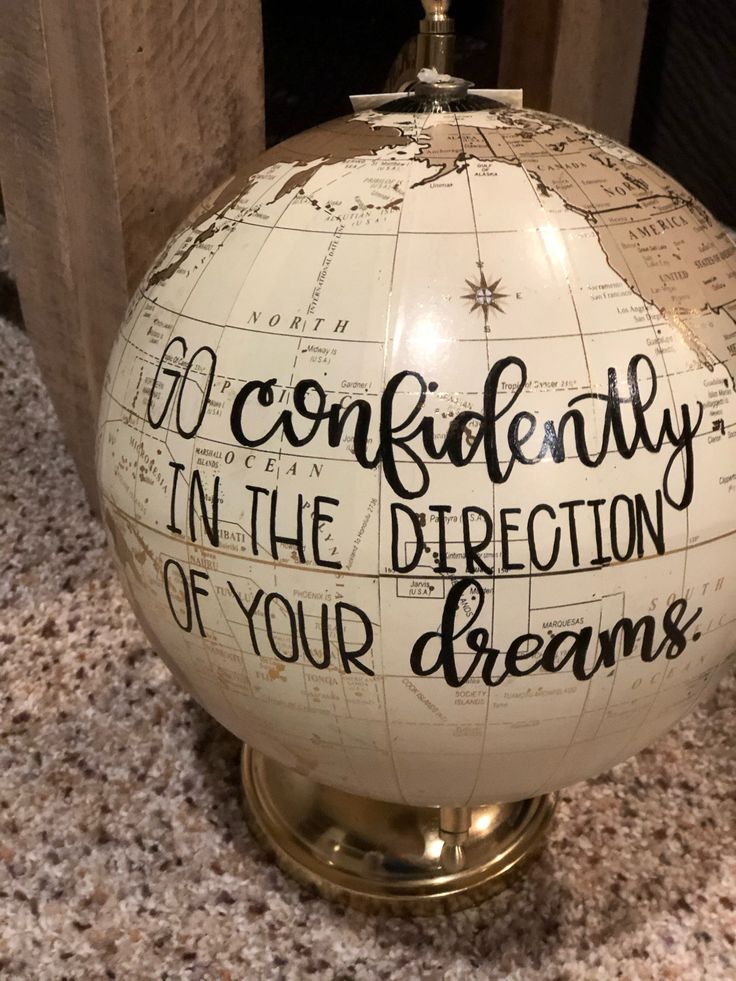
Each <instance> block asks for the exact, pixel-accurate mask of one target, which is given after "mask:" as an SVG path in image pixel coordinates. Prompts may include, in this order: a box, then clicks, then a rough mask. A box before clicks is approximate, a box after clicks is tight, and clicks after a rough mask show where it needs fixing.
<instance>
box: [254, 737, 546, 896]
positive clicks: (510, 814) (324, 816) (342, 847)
mask: <svg viewBox="0 0 736 981" xmlns="http://www.w3.org/2000/svg"><path fill="white" fill-rule="evenodd" d="M242 776H243V791H244V796H245V809H246V816H247V819H248V824H249V826H250V828H251V830H252V832H253V834H254V835H255V837H256V838H257V839H258V841H259V842H260V843H261V844H262V845H263V847H264V848H265V849H266V850H267V851H268V852H270V853H271V854H272V855H273V856H274V857H275V859H276V862H277V863H278V864H279V865H280V866H281V868H282V869H283V870H284V871H285V872H287V873H289V874H290V875H292V876H293V877H294V878H295V879H298V880H299V881H300V882H303V883H307V884H309V885H311V886H313V887H314V888H315V889H316V890H317V891H318V892H319V893H320V894H321V895H323V896H325V897H326V898H328V899H334V900H336V901H338V902H342V903H344V904H348V905H351V906H356V907H359V908H361V909H371V910H378V909H384V910H386V909H387V910H389V911H391V912H394V913H406V914H414V915H427V914H430V913H447V912H453V911H455V910H458V909H464V908H466V907H468V906H473V905H475V904H477V903H481V902H483V901H484V900H486V899H488V898H489V897H490V896H493V895H494V894H495V893H497V892H500V891H501V890H502V889H504V888H505V887H506V886H507V885H508V884H509V882H510V880H511V879H512V878H513V877H515V876H516V875H517V874H518V873H519V872H520V871H521V870H522V869H523V868H524V867H525V866H526V865H527V863H528V862H529V861H530V860H531V859H532V858H533V857H534V856H535V855H536V854H537V853H538V852H539V850H540V849H541V847H542V845H543V842H544V834H545V831H546V829H547V826H548V825H549V822H550V820H551V818H552V814H553V811H554V807H555V798H554V797H552V796H545V797H535V798H533V799H531V800H525V801H519V802H517V803H513V804H488V805H485V806H483V807H473V808H464V807H459V808H455V807H442V808H437V807H409V806H407V805H405V804H391V803H388V802H385V801H377V800H371V799H370V798H367V797H359V796H357V795H355V794H348V793H345V792H344V791H340V790H334V789H332V788H330V787H325V786H322V785H321V784H317V783H313V782H312V781H311V780H308V779H307V778H306V777H302V776H300V775H299V774H297V773H294V772H293V771H292V770H289V769H288V768H286V767H284V766H281V765H280V764H278V763H275V762H273V760H270V759H268V758H267V757H265V756H263V755H261V754H260V753H257V752H254V751H253V750H251V749H249V748H248V747H245V748H244V750H243V761H242Z"/></svg>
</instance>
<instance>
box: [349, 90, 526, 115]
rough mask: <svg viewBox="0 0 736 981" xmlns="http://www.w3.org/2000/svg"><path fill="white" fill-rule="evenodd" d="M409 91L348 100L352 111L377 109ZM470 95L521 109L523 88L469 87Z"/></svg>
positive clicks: (355, 97)
mask: <svg viewBox="0 0 736 981" xmlns="http://www.w3.org/2000/svg"><path fill="white" fill-rule="evenodd" d="M409 94H410V93H409V92H377V93H376V94H374V95H351V96H350V102H351V104H352V106H353V112H364V111H365V110H366V109H377V108H378V107H379V106H381V105H383V104H384V102H389V101H390V100H391V99H404V98H406V96H407V95H409ZM470 95H482V96H485V98H486V99H495V101H496V102H503V103H504V105H507V106H510V107H511V108H512V109H521V108H522V105H523V99H524V91H523V89H470Z"/></svg>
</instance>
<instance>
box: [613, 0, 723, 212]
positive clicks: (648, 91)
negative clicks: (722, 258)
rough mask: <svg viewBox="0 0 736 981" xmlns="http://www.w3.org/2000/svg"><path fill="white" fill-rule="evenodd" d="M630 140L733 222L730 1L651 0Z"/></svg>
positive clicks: (714, 210)
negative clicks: (652, 1)
mask: <svg viewBox="0 0 736 981" xmlns="http://www.w3.org/2000/svg"><path fill="white" fill-rule="evenodd" d="M632 144H633V146H634V147H635V148H636V149H637V150H639V151H640V152H641V153H643V154H644V155H645V156H647V157H650V158H651V159H652V160H654V161H655V162H656V163H658V164H659V165H660V166H661V167H663V168H664V169H665V170H667V171H670V172H671V173H672V174H673V175H674V176H675V177H676V178H677V179H678V180H680V181H681V182H682V183H683V184H684V185H685V186H686V187H687V188H688V189H689V190H690V191H692V192H693V194H695V195H696V197H698V198H700V199H701V200H702V201H703V202H704V204H706V205H707V206H708V207H709V208H710V209H711V211H713V212H714V213H715V214H716V215H717V216H718V217H719V218H720V219H721V220H722V221H725V222H726V223H727V224H729V225H732V226H733V225H736V181H735V180H734V171H736V4H734V2H733V0H707V2H705V0H700V2H697V3H695V2H693V0H656V2H654V3H652V5H651V11H650V14H649V20H648V23H647V32H646V38H645V43H644V54H643V57H642V69H641V78H640V87H639V97H638V99H637V103H636V112H635V116H634V125H633V129H632Z"/></svg>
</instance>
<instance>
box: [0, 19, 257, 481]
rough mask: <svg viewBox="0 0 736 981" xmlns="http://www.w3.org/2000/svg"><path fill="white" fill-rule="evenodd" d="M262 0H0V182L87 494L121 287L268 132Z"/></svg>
mask: <svg viewBox="0 0 736 981" xmlns="http://www.w3.org/2000/svg"><path fill="white" fill-rule="evenodd" d="M262 108H263V107H262V68H261V33H260V4H259V3H258V0H218V3H211V2H209V0H190V2H187V3H181V2H177V3H145V4H141V3H132V2H129V0H5V3H4V8H3V25H2V30H0V132H2V134H3V138H2V140H0V181H1V182H2V186H3V196H4V200H5V208H6V212H7V217H8V224H9V228H10V237H11V244H12V249H13V258H14V267H15V270H16V272H17V276H18V285H19V289H20V296H21V301H22V304H23V312H24V317H25V322H26V326H27V328H28V331H29V333H30V335H31V339H32V341H33V345H34V349H35V351H36V355H37V357H38V361H39V364H40V366H41V370H42V373H43V376H44V380H45V382H46V384H47V386H48V388H49V391H50V393H51V397H52V399H53V401H54V405H55V407H56V410H57V412H58V413H59V416H60V419H61V423H62V427H63V431H64V433H65V437H66V439H67V441H68V444H69V447H70V449H71V451H72V454H73V455H74V458H75V460H76V462H77V464H78V466H79V470H80V473H81V475H82V478H83V480H84V483H85V486H86V488H87V491H88V493H89V495H90V497H91V498H92V499H93V498H94V430H95V420H96V415H97V405H98V401H99V394H100V389H101V385H102V379H103V375H104V370H105V364H106V361H107V356H108V352H109V348H110V345H111V343H112V340H113V338H114V336H115V333H116V331H117V328H118V325H119V323H120V320H121V317H122V315H123V312H124V309H125V304H126V302H127V298H128V295H129V293H130V291H131V289H132V287H133V286H134V284H135V283H136V282H137V281H138V279H139V278H140V276H141V274H142V273H143V271H144V270H145V268H146V267H147V265H148V264H149V263H150V261H151V259H152V258H153V256H154V255H155V253H156V252H157V251H158V249H159V248H160V246H161V245H162V244H163V242H164V241H165V239H166V238H167V237H168V235H169V234H170V233H171V232H172V231H173V229H174V227H175V226H176V225H177V224H178V223H179V222H181V221H182V220H183V219H184V218H185V216H186V214H187V212H188V211H189V210H190V209H191V208H192V207H193V206H194V205H195V204H196V202H197V201H198V200H199V199H200V198H201V197H202V196H203V195H204V194H205V193H206V192H208V191H209V190H211V189H212V187H213V186H215V185H216V184H217V183H219V182H221V181H222V180H223V179H224V178H226V177H227V176H228V175H229V174H230V173H231V172H232V171H233V170H234V169H235V165H236V163H237V162H238V161H240V160H242V159H243V157H246V156H248V155H253V154H255V153H257V152H258V151H259V149H260V148H261V145H262V124H263V114H262Z"/></svg>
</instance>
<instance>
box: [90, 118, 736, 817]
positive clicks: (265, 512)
mask: <svg viewBox="0 0 736 981" xmlns="http://www.w3.org/2000/svg"><path fill="white" fill-rule="evenodd" d="M407 105H409V104H408V103H407ZM734 352H736V264H735V262H734V246H733V244H732V243H731V241H730V240H729V239H728V237H727V236H726V234H725V233H724V231H723V230H722V229H721V228H720V227H719V226H718V224H717V223H716V222H715V221H714V219H713V218H712V217H711V216H710V215H709V214H708V213H707V212H706V211H705V210H704V209H703V208H702V206H700V205H699V204H698V203H697V202H695V201H694V200H693V199H692V197H691V196H690V195H689V194H688V193H687V192H686V191H684V190H683V189H682V188H681V187H680V186H679V185H677V184H676V183H675V182H674V181H673V180H672V179H670V178H669V177H667V176H666V175H665V174H663V173H662V172H661V171H660V170H658V169H657V168H656V167H654V166H653V165H651V164H650V163H648V162H646V161H644V160H642V159H641V158H640V157H639V156H637V155H636V154H634V153H632V152H631V151H630V150H629V149H627V148H625V147H623V146H620V145H618V144H615V143H613V142H611V141H610V140H608V139H606V138H604V137H602V136H599V135H597V134H595V133H593V132H591V131H589V130H587V129H584V128H582V127H580V126H577V125H574V124H572V123H570V122H567V121H565V120H562V119H559V118H556V117H554V116H549V115H545V114H542V113H538V112H533V111H529V110H520V109H512V108H505V107H504V108H494V109H487V108H484V109H478V110H471V111H467V112H435V113H413V112H411V111H409V110H408V109H402V108H401V106H398V107H397V108H396V109H395V110H393V111H391V112H389V113H380V112H378V111H366V112H363V113H359V114H358V115H356V116H353V117H349V118H345V119H340V120H337V121H335V122H332V123H329V124H327V125H325V126H322V127H318V128H317V129H314V130H311V131H309V132H307V133H304V134H302V135H300V136H297V137H295V138H293V139H291V140H288V141H287V142H285V143H283V144H281V145H280V146H278V147H276V148H274V149H272V150H271V151H269V152H268V153H267V154H265V155H264V156H263V157H262V158H260V160H258V161H256V162H255V163H254V164H253V165H252V166H251V167H250V168H249V170H248V171H247V172H246V173H244V174H243V175H242V176H241V177H239V178H237V179H236V180H235V181H233V182H232V184H231V185H230V186H229V187H228V188H227V189H226V190H225V191H224V192H222V193H220V194H219V195H218V196H217V197H216V198H214V199H212V200H210V201H208V202H207V203H206V204H205V205H204V206H203V207H202V209H201V210H200V213H199V215H198V216H197V217H196V219H195V220H194V221H193V223H192V224H191V225H190V227H188V228H186V229H185V230H184V231H182V232H181V233H179V234H177V235H176V236H175V237H174V238H173V239H172V240H171V242H170V243H169V245H168V246H167V248H166V250H165V251H164V253H163V254H162V256H161V257H160V259H159V261H158V262H157V263H156V265H155V266H154V268H153V270H152V271H151V273H150V274H149V275H148V277H147V278H146V280H145V281H144V282H143V283H142V285H141V287H140V289H139V291H138V292H137V293H136V295H135V297H134V299H133V301H132V303H131V306H130V309H129V312H128V315H127V318H126V320H125V323H124V324H123V327H122V329H121V331H120V335H119V338H118V340H117V343H116V345H115V348H114V351H113V354H112V356H111V359H110V364H109V370H108V373H107V377H106V381H105V394H104V400H103V405H102V410H101V416H100V428H99V452H98V458H99V481H100V489H101V495H102V501H103V507H104V514H105V520H106V523H107V526H108V529H109V532H110V538H111V542H112V546H113V549H114V552H115V554H116V557H117V560H118V564H119V568H120V571H121V574H122V577H123V579H124V581H125V583H126V585H127V589H128V592H129V595H130V597H131V600H132V602H133V604H134V608H135V610H136V612H137V614H138V616H139V618H140V620H141V623H142V624H143V625H144V627H145V629H146V630H147V633H148V635H149V637H150V639H151V641H152V643H153V645H154V646H155V648H156V650H157V651H158V652H159V653H160V654H161V656H162V657H164V658H165V660H166V662H167V664H169V666H170V667H171V669H172V671H173V672H174V673H175V674H176V676H177V677H178V678H179V679H180V680H181V682H182V684H184V685H185V686H186V687H187V688H188V689H189V690H191V692H192V693H193V694H194V695H195V697H196V698H197V699H198V700H199V701H200V702H201V703H202V705H203V706H204V707H205V708H206V709H207V710H208V711H209V712H211V713H212V714H213V715H214V716H215V717H216V718H217V719H218V720H219V721H220V722H222V723H223V724H224V725H225V726H227V727H228V728H229V729H231V730H232V731H233V732H234V733H236V734H237V735H238V736H239V737H240V738H242V739H243V740H244V741H245V742H246V743H248V744H249V745H250V746H252V747H255V748H256V749H257V750H259V751H261V752H262V753H264V754H266V755H267V756H269V757H271V758H273V759H274V760H276V761H278V762H280V763H281V764H284V765H286V766H288V767H290V768H292V769H294V770H296V771H298V772H299V773H301V774H303V775H305V776H307V777H309V778H310V779H312V780H314V781H318V782H319V783H322V784H326V785H329V786H332V787H335V788H339V789H340V790H343V791H348V792H350V793H354V794H360V795H366V796H370V797H373V798H377V799H380V800H385V801H394V802H406V803H408V804H412V805H418V806H419V805H421V806H425V805H431V806H434V805H453V806H458V805H463V804H477V803H482V802H487V801H503V800H508V801H511V800H519V799H521V798H527V797H531V796H532V795H536V794H541V793H544V792H548V791H551V790H554V789H556V788H559V787H562V786H564V785H567V784H570V783H572V782H575V781H578V780H581V779H583V778H586V777H589V776H592V775H594V774H596V773H598V772H600V771H602V770H604V769H606V768H608V767H610V766H611V765H612V764H615V763H617V762H619V761H620V760H623V759H625V758H627V757H628V756H630V755H631V754H633V753H635V752H636V751H637V750H639V749H641V748H642V747H643V746H645V745H646V744H648V743H650V742H651V741H652V740H654V739H656V738H657V737H658V736H659V735H660V734H661V733H663V732H664V731H665V730H667V729H668V728H669V727H670V726H672V725H673V724H674V723H675V722H676V721H677V720H678V719H679V718H681V717H682V716H683V715H684V714H685V713H686V712H687V711H689V710H690V709H691V708H692V707H693V706H694V705H695V703H696V702H697V701H698V699H699V698H701V697H702V696H703V695H704V694H706V693H707V692H708V690H709V689H710V688H711V687H712V686H713V685H714V684H715V683H716V681H717V679H718V677H719V673H721V672H722V671H723V670H724V669H725V667H726V663H727V661H728V659H729V655H730V654H731V651H732V649H733V646H734V636H735V632H736V623H735V622H734V615H733V609H734V601H735V600H736V582H735V580H734V561H733V548H734V542H735V541H736V539H735V538H734V532H735V531H736V456H735V454H734V452H733V444H732V439H733V437H734V434H736V427H735V425H734V423H735V422H736V394H735V391H734V371H735V369H736V362H735V359H734Z"/></svg>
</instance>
